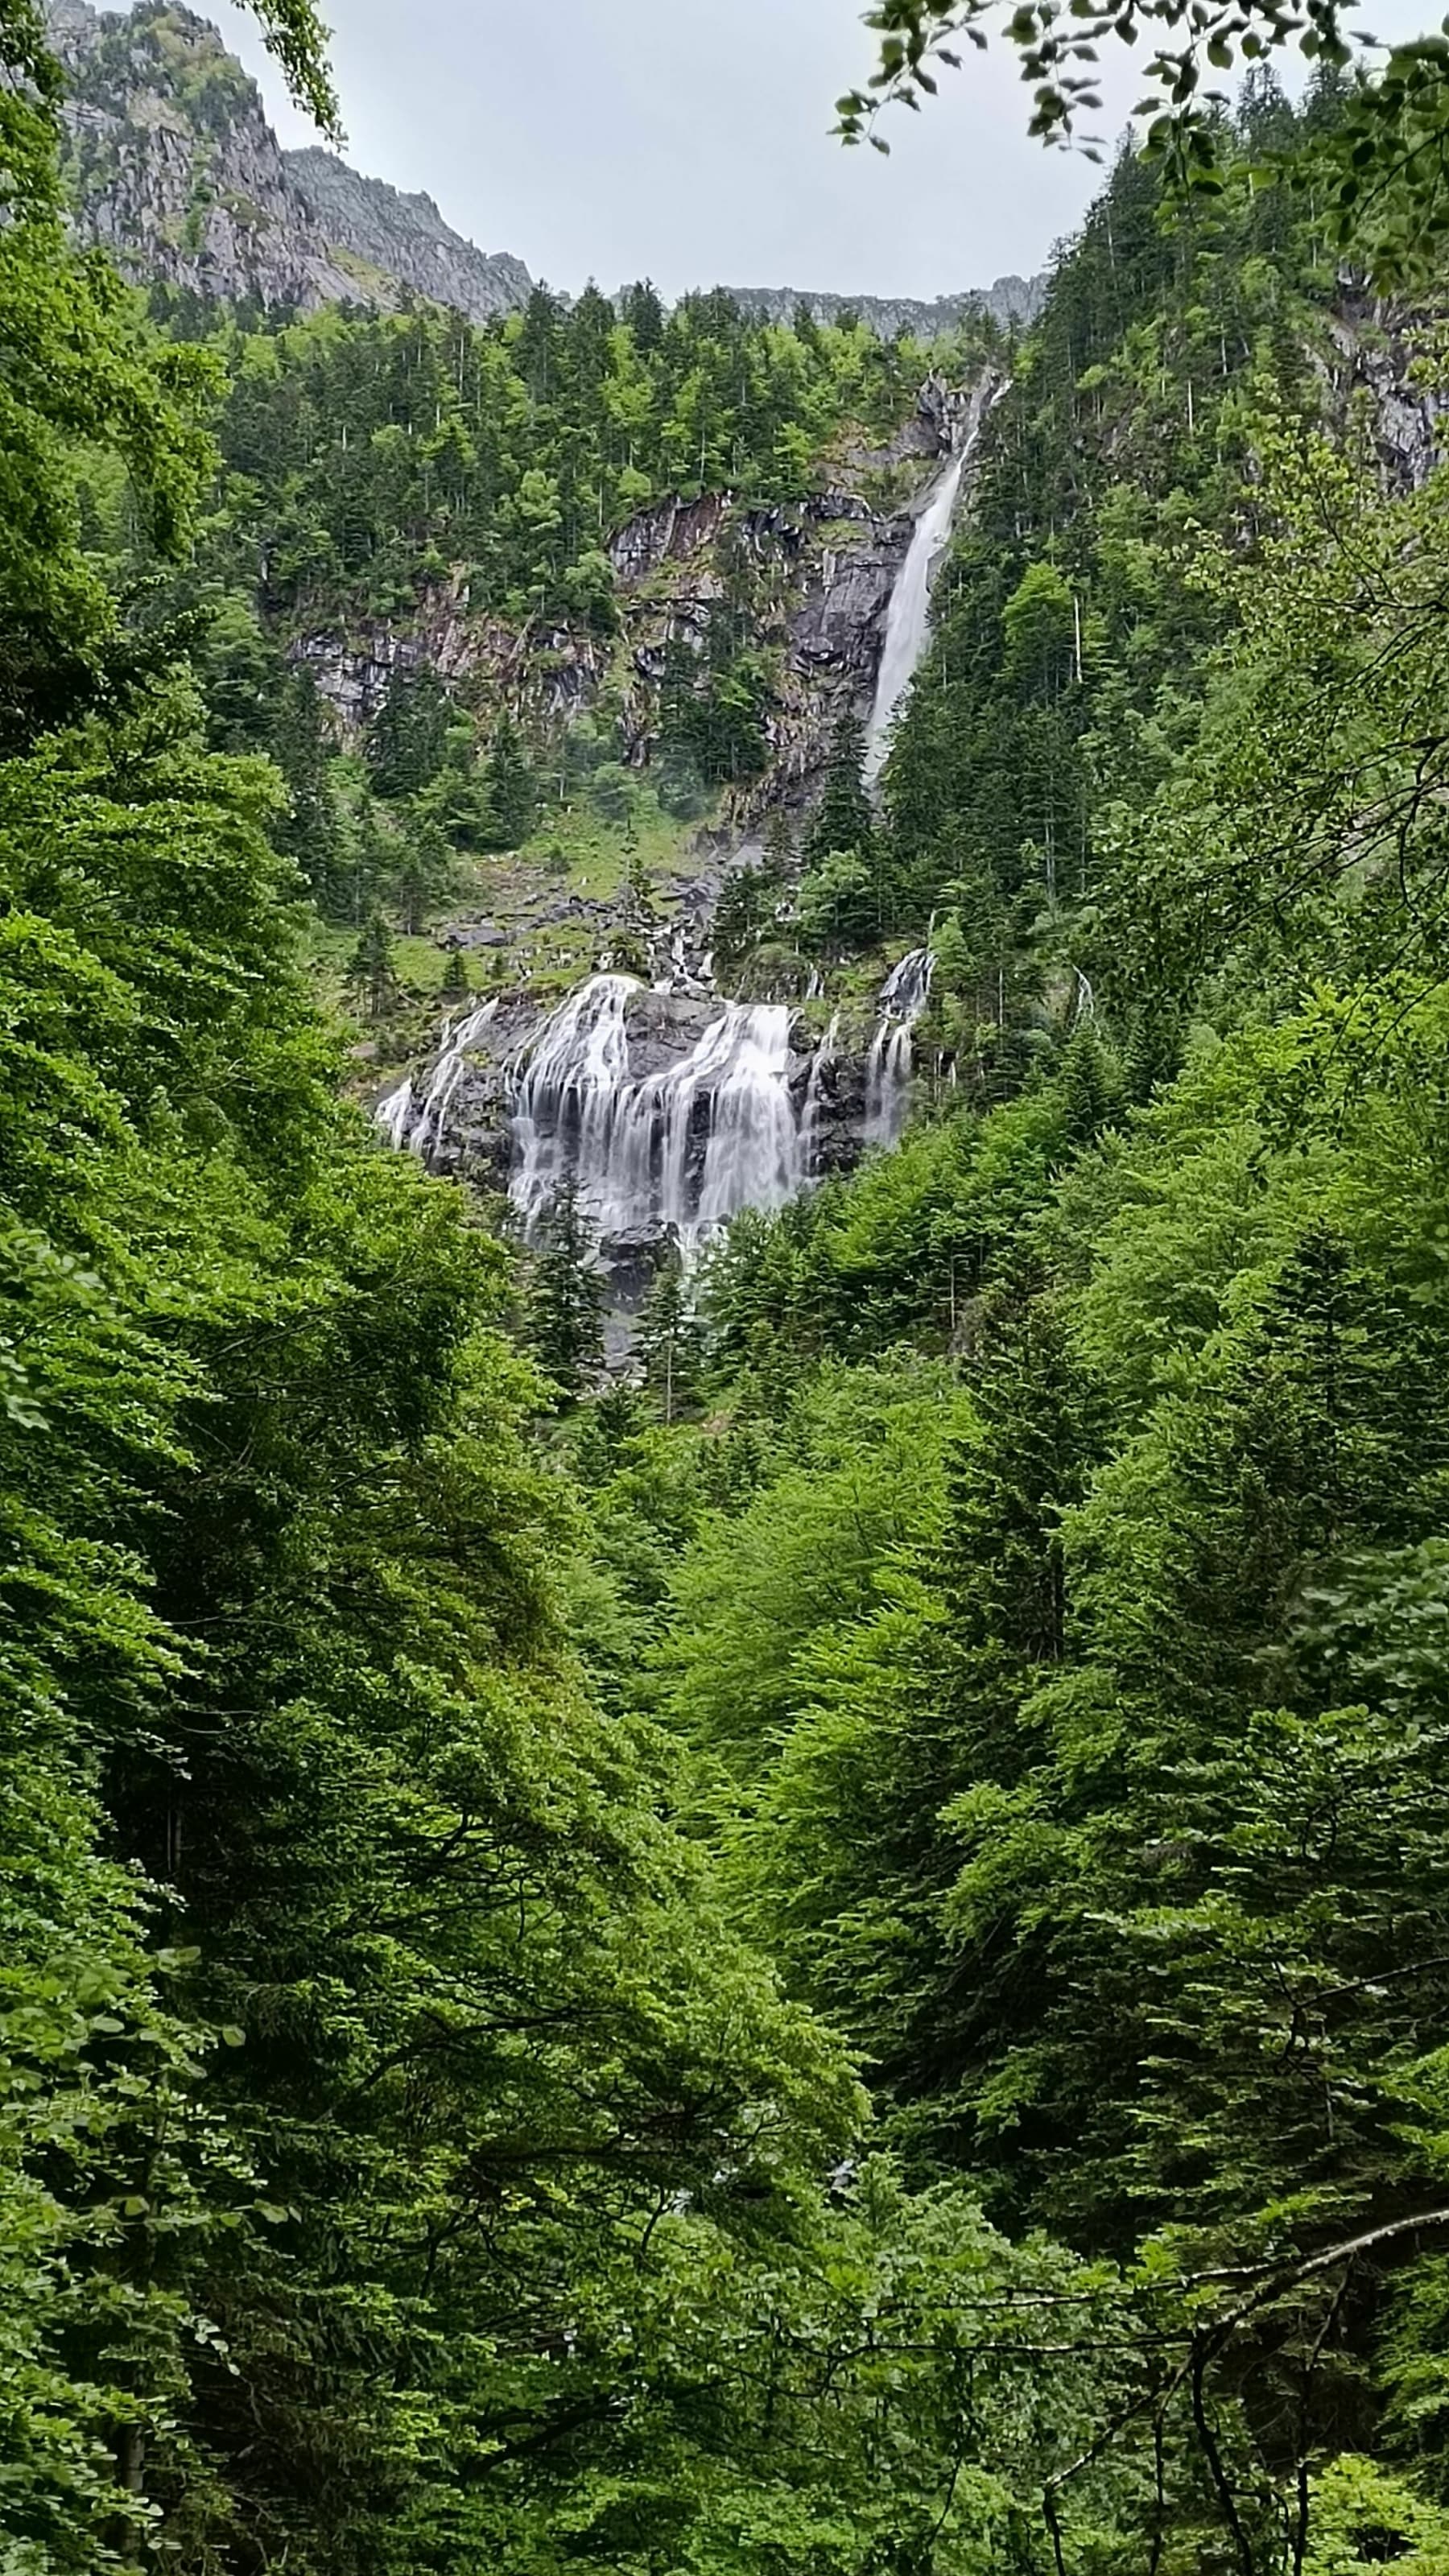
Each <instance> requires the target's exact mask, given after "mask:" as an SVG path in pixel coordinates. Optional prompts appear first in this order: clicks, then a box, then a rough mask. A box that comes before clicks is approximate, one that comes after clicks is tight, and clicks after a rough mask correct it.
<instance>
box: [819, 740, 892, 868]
mask: <svg viewBox="0 0 1449 2576" xmlns="http://www.w3.org/2000/svg"><path fill="white" fill-rule="evenodd" d="M874 847H875V818H874V816H873V814H872V812H871V806H870V798H869V797H868V796H867V794H866V792H865V734H864V731H863V729H862V727H861V726H860V725H859V724H858V723H857V722H856V720H855V718H854V717H853V716H850V715H847V716H844V717H842V719H841V722H840V725H839V727H838V728H837V731H836V736H835V743H834V748H833V750H832V752H831V756H830V766H829V768H828V770H827V771H826V773H825V785H824V788H823V790H822V792H821V797H820V802H819V804H818V805H817V806H816V809H815V813H814V817H813V819H812V821H811V825H810V830H809V834H808V836H807V838H806V843H805V856H806V859H807V861H808V863H809V864H810V865H811V866H812V867H814V866H817V865H818V864H819V862H820V861H821V860H822V859H828V858H834V857H838V856H844V855H845V854H846V853H852V854H853V855H855V856H856V857H858V858H861V859H864V860H866V861H867V863H868V862H869V860H870V858H871V856H872V854H873V851H874Z"/></svg>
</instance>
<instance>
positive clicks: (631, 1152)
mask: <svg viewBox="0 0 1449 2576" xmlns="http://www.w3.org/2000/svg"><path fill="white" fill-rule="evenodd" d="M641 989H642V988H641V987H640V986H639V985H638V984H636V983H635V982H634V981H633V979H632V978H631V977H629V976H626V975H597V976H595V977H593V978H592V980H591V981H590V982H589V983H587V984H584V985H582V986H581V987H580V989H579V990H578V991H577V992H576V993H572V994H570V996H569V998H568V1000H567V1001H566V1002H564V1003H563V1004H562V1005H561V1007H560V1008H559V1009H558V1010H557V1011H556V1012H555V1013H554V1014H553V1017H552V1018H551V1019H550V1020H548V1021H547V1022H546V1023H545V1025H544V1027H543V1029H542V1030H541V1031H540V1033H539V1035H538V1037H537V1039H536V1040H535V1041H534V1043H533V1045H532V1046H531V1047H530V1048H529V1049H528V1050H527V1053H526V1055H525V1057H524V1059H523V1060H522V1063H521V1065H520V1066H519V1068H518V1069H517V1072H516V1082H517V1091H516V1107H515V1110H514V1118H513V1133H514V1138H515V1146H516V1161H515V1165H514V1170H513V1173H512V1177H511V1181H510V1187H509V1196H510V1198H511V1199H512V1201H513V1204H514V1206H515V1207H516V1208H517V1209H518V1212H519V1215H520V1216H521V1218H522V1220H523V1224H524V1228H525V1231H527V1232H530V1233H531V1232H533V1231H535V1230H536V1229H537V1226H538V1223H539V1220H540V1218H541V1217H542V1216H543V1215H544V1214H545V1213H546V1211H547V1208H548V1206H549V1203H550V1201H551V1200H552V1198H553V1196H554V1194H555V1192H556V1191H557V1189H558V1187H559V1185H560V1183H561V1182H562V1181H564V1180H566V1179H571V1180H573V1181H574V1182H575V1183H576V1184H577V1187H578V1190H579V1195H580V1198H581V1200H582V1202H583V1205H584V1208H585V1210H586V1212H587V1213H588V1215H589V1216H590V1217H592V1219H593V1221H594V1223H595V1224H596V1225H597V1227H598V1229H599V1233H600V1235H601V1237H602V1238H603V1240H604V1241H605V1242H606V1243H610V1242H613V1243H618V1242H627V1241H630V1240H635V1239H638V1238H641V1237H647V1236H648V1235H650V1234H658V1233H664V1232H669V1233H672V1234H673V1235H674V1236H675V1237H676V1238H677V1239H678V1241H679V1242H680V1243H681V1244H682V1245H683V1246H684V1247H685V1248H686V1249H690V1248H692V1247H693V1246H694V1245H695V1244H696V1243H698V1242H699V1241H701V1240H702V1239H703V1238H704V1237H705V1236H706V1235H708V1234H710V1233H712V1232H713V1231H714V1230H715V1229H716V1228H717V1227H719V1226H721V1225H723V1224H725V1223H726V1222H727V1221H728V1219H729V1218H730V1217H732V1216H736V1215H738V1213H739V1211H740V1210H741V1208H747V1207H753V1208H778V1207H783V1206H784V1205H785V1204H786V1202H787V1201H788V1200H790V1199H792V1198H794V1197H795V1196H796V1195H797V1193H798V1192H799V1191H800V1190H801V1189H802V1188H803V1187H804V1185H805V1182H806V1180H807V1178H808V1177H809V1175H808V1172H807V1169H806V1165H805V1158H804V1154H803V1151H802V1146H803V1141H804V1134H805V1122H804V1120H803V1118H802V1116H801V1115H800V1113H799V1111H798V1109H797V1106H796V1100H795V1096H794V1092H793V1091H792V1086H791V1075H792V1071H793V1070H794V1059H793V1057H792V1051H791V1045H790V1024H791V1013H790V1012H789V1010H788V1009H786V1008H784V1007H783V1006H781V1005H777V1004H772V1003H745V1002H730V1003H727V1004H726V1005H725V1007H724V1010H723V1011H722V1012H721V1014H720V1015H719V1016H718V1017H717V1018H716V1019H714V1020H712V1021H711V1022H710V1023H709V1025H708V1026H707V1027H706V1028H705V1029H704V1031H703V1033H702V1034H701V1036H700V1037H699V1038H698V1040H697V1041H696V1043H695V1045H694V1046H693V1047H692V1048H691V1050H690V1052H689V1053H688V1054H687V1055H686V1056H685V1057H684V1058H683V1060H682V1062H680V1063H678V1064H674V1065H671V1066H669V1067H668V1068H667V1069H666V1070H665V1071H663V1072H656V1073H640V1072H636V1071H635V1069H634V1065H633V1061H632V1057H631V1045H630V1027H629V1005H630V1001H631V999H632V998H633V996H635V995H636V994H637V993H639V992H640V991H641Z"/></svg>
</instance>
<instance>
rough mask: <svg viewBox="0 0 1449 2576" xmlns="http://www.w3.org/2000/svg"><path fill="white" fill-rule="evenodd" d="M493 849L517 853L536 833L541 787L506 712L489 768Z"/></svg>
mask: <svg viewBox="0 0 1449 2576" xmlns="http://www.w3.org/2000/svg"><path fill="white" fill-rule="evenodd" d="M487 792H488V807H489V815H490V819H491V830H490V834H489V841H490V846H491V847H492V848H493V849H496V850H516V849H519V848H520V847H521V846H522V844H523V843H524V842H525V841H526V840H527V839H528V836H529V834H530V832H531V831H532V830H533V825H534V818H535V815H536V813H537V809H538V786H537V782H536V780H535V778H534V775H533V771H532V769H531V767H530V765H529V760H528V755H527V752H526V751H525V749H524V744H523V737H522V735H521V734H520V732H519V730H518V727H517V725H516V724H515V723H514V721H513V718H512V717H511V716H510V715H509V714H508V712H507V710H506V709H505V711H504V713H503V714H502V715H501V716H500V717H499V719H498V724H497V727H496V730H495V732H494V735H493V747H492V750H491V751H490V753H489V755H488V767H487Z"/></svg>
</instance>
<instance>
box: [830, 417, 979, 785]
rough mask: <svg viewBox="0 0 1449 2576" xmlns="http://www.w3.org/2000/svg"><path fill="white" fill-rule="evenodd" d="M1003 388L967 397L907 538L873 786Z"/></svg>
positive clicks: (881, 680)
mask: <svg viewBox="0 0 1449 2576" xmlns="http://www.w3.org/2000/svg"><path fill="white" fill-rule="evenodd" d="M1005 391H1006V387H1005V386H1004V385H994V384H992V383H991V382H990V380H989V379H983V381H982V383H981V384H980V385H979V386H978V387H977V389H976V393H975V395H974V396H973V398H972V403H971V408H970V411H969V413H968V415H967V418H968V427H967V433H966V437H965V439H964V441H963V442H962V444H961V446H960V447H959V448H958V449H957V451H956V453H955V455H954V456H953V457H952V459H951V462H950V464H949V465H948V466H947V467H946V470H945V472H944V474H942V476H941V477H940V480H939V481H938V482H937V483H935V484H933V485H932V487H931V490H930V492H929V494H928V495H927V498H926V502H925V505H924V507H923V509H922V511H921V514H920V517H919V518H918V519H917V521H916V525H915V532H914V534H913V536H912V538H911V544H910V551H909V553H908V554H907V556H906V559H905V562H904V564H903V565H902V566H901V575H900V579H899V581H898V582H897V583H896V586H895V589H894V591H893V592H892V594H891V604H890V613H889V615H888V617H887V620H886V634H885V647H884V650H883V652H882V654H881V664H880V673H879V677H878V678H877V681H876V690H875V706H874V708H873V710H872V713H871V719H870V730H869V732H868V733H867V735H866V743H865V782H866V785H867V786H868V787H873V786H874V785H875V782H876V780H877V779H878V778H879V776H880V774H881V771H882V770H883V769H884V767H885V764H886V757H887V754H888V753H889V751H890V747H891V732H892V729H893V727H894V724H895V720H896V717H897V716H898V715H899V713H900V711H901V707H902V704H903V702H904V699H905V696H906V692H907V690H908V689H909V687H910V685H911V682H912V680H913V679H914V678H915V676H916V673H917V671H918V670H919V669H920V667H921V663H922V661H923V660H924V658H925V652H926V646H927V644H928V643H929V641H930V635H931V594H932V591H933V590H934V588H935V583H936V574H937V572H938V571H939V569H940V565H941V558H942V556H943V555H944V553H945V551H946V548H947V546H948V545H949V543H950V540H951V530H952V528H953V526H954V524H955V519H956V510H957V505H958V503H959V501H960V498H961V485H962V481H963V479H964V477H965V473H966V468H967V466H968V465H969V464H970V462H971V459H972V457H973V455H974V454H975V451H976V444H977V441H978V439H979V438H980V436H981V427H982V422H983V420H984V419H985V416H986V413H987V412H988V410H990V409H991V408H992V406H993V405H994V404H996V403H998V402H999V401H1000V399H1001V396H1002V395H1003V393H1004V392H1005Z"/></svg>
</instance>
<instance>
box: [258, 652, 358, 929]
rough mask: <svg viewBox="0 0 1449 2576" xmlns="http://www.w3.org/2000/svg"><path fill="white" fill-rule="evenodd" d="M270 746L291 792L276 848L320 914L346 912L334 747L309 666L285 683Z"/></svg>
mask: <svg viewBox="0 0 1449 2576" xmlns="http://www.w3.org/2000/svg"><path fill="white" fill-rule="evenodd" d="M269 748H270V751H271V754H272V758H273V759H274V760H275V762H276V764H277V767H278V768H279V769H280V771H281V773H282V776H283V777H284V778H285V780H286V782H287V785H288V788H289V789H290V791H291V801H290V805H289V808H288V811H287V812H286V814H284V815H283V817H282V819H281V821H280V822H279V823H278V824H277V825H276V826H275V837H276V840H277V843H278V846H279V847H280V848H281V849H283V850H285V851H286V853H287V856H288V858H290V859H295V861H296V863H297V865H298V867H299V868H300V869H301V871H302V874H303V876H304V877H305V878H306V880H307V883H308V885H309V886H310V887H311V889H312V895H313V899H314V901H315V902H316V904H317V907H318V909H319V911H321V912H323V913H325V914H329V915H335V914H336V913H337V912H338V911H339V910H340V911H343V912H345V911H346V908H347V898H348V891H349V889H348V884H347V876H346V870H345V867H344V865H343V851H342V829H341V820H340V816H339V814H338V809H337V797H336V793H335V790H334V788H333V784H332V743H331V740H330V738H329V735H328V731H327V721H326V712H325V709H324V707H323V704H322V698H321V695H320V692H319V690H318V687H317V683H316V680H315V679H314V678H313V675H312V673H311V671H310V670H308V669H307V667H306V665H305V664H303V665H302V667H301V668H300V669H298V670H295V671H291V672H289V673H288V675H287V678H286V679H285V681H284V682H283V684H282V688H281V691H280V694H279V697H278V701H277V710H276V715H275V718H274V721H273V725H272V733H271V741H270V745H269Z"/></svg>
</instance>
